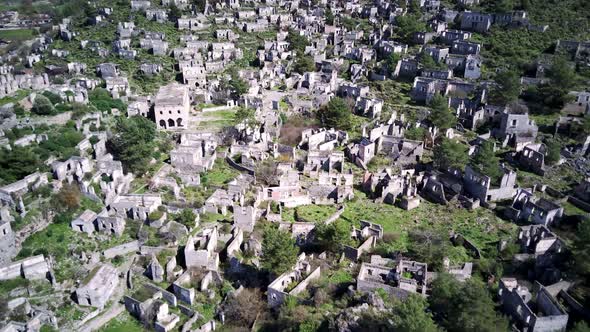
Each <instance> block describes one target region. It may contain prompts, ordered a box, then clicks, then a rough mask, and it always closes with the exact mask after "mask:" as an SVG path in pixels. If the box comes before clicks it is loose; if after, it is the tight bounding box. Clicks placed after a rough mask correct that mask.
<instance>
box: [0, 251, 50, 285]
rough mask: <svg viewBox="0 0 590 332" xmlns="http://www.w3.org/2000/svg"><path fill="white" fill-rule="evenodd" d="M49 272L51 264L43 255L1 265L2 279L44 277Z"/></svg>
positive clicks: (0, 277) (0, 275)
mask: <svg viewBox="0 0 590 332" xmlns="http://www.w3.org/2000/svg"><path fill="white" fill-rule="evenodd" d="M48 272H49V264H48V262H47V261H46V260H45V258H44V257H43V255H38V256H33V257H29V258H25V259H22V260H19V261H16V262H13V263H10V264H8V265H4V266H2V267H0V280H10V279H16V278H20V277H23V278H25V279H29V280H33V279H44V278H46V277H47V273H48Z"/></svg>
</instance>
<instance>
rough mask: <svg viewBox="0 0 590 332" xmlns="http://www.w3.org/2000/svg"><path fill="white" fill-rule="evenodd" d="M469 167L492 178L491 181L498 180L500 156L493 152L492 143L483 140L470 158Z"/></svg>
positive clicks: (500, 173) (500, 172)
mask: <svg viewBox="0 0 590 332" xmlns="http://www.w3.org/2000/svg"><path fill="white" fill-rule="evenodd" d="M470 165H471V167H473V168H474V169H475V170H477V171H478V172H480V173H481V174H483V175H487V176H489V177H490V178H491V179H492V182H498V180H499V179H500V177H501V176H502V171H501V170H500V158H498V157H497V156H496V153H495V152H494V143H492V142H490V141H484V142H483V143H482V144H481V145H480V146H479V148H478V150H477V152H476V153H475V155H474V156H473V158H471V161H470Z"/></svg>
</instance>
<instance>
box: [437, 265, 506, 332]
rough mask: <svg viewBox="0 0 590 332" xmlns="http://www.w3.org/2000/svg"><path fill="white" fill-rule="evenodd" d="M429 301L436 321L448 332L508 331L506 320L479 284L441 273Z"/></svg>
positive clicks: (479, 282) (478, 282) (486, 291)
mask: <svg viewBox="0 0 590 332" xmlns="http://www.w3.org/2000/svg"><path fill="white" fill-rule="evenodd" d="M429 302H430V305H431V308H432V311H433V313H434V317H435V320H436V321H438V322H439V323H440V324H441V325H442V326H443V327H444V328H445V329H447V330H449V331H458V332H463V331H465V332H467V331H483V332H493V331H507V330H508V321H507V320H506V319H505V318H504V317H502V316H500V315H498V314H497V313H496V311H495V305H494V301H492V298H491V297H490V294H489V292H488V290H487V289H486V288H485V286H484V284H483V283H482V282H481V281H477V280H475V279H469V280H468V281H466V282H465V283H460V282H459V281H457V280H456V279H455V278H453V277H452V276H451V275H449V274H446V273H440V274H439V275H438V276H437V278H436V279H435V280H434V281H433V282H432V294H431V296H430V298H429Z"/></svg>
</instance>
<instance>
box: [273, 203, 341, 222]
mask: <svg viewBox="0 0 590 332" xmlns="http://www.w3.org/2000/svg"><path fill="white" fill-rule="evenodd" d="M336 209H337V208H336V207H335V206H333V205H303V206H298V207H296V208H294V209H283V213H282V219H283V221H287V222H295V221H301V222H322V221H325V220H326V219H328V217H329V216H331V215H332V214H333V213H334V212H336Z"/></svg>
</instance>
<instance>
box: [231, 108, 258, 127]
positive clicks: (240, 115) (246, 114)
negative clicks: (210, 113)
mask: <svg viewBox="0 0 590 332" xmlns="http://www.w3.org/2000/svg"><path fill="white" fill-rule="evenodd" d="M243 122H248V123H250V124H254V123H255V122H256V110H255V109H252V108H246V107H240V108H238V110H237V111H236V114H235V116H234V123H235V124H240V123H243Z"/></svg>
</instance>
